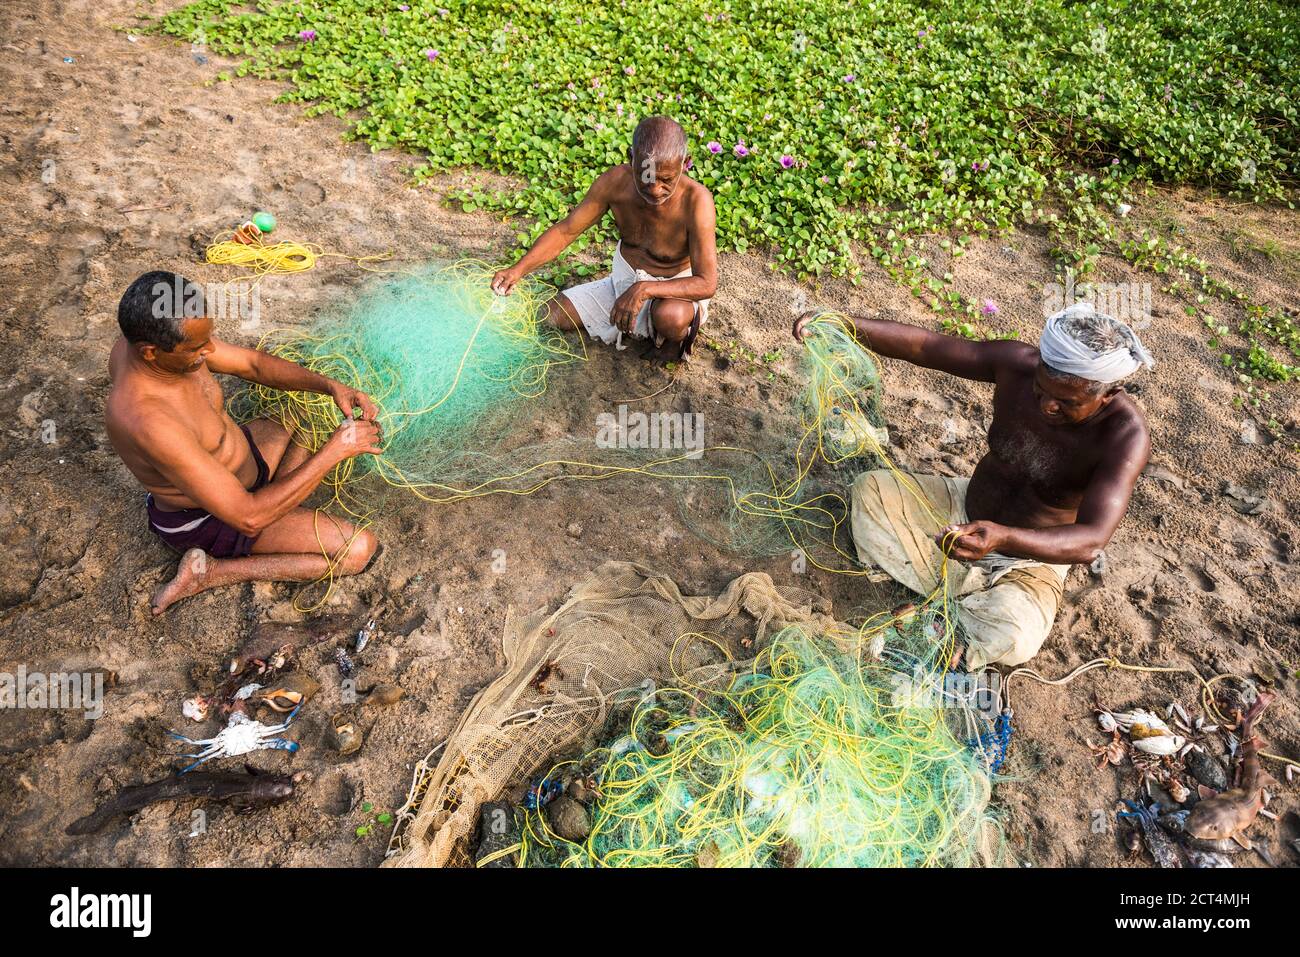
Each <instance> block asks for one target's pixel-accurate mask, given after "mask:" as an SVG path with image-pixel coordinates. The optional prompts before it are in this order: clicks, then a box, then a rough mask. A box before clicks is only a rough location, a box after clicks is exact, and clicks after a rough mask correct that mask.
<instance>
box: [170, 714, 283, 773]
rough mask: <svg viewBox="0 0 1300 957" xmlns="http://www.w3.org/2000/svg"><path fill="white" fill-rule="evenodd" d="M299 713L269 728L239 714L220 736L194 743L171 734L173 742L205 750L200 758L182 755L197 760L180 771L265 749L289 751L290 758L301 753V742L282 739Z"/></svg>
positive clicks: (232, 718) (183, 737) (220, 732)
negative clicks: (299, 745)
mask: <svg viewBox="0 0 1300 957" xmlns="http://www.w3.org/2000/svg"><path fill="white" fill-rule="evenodd" d="M297 713H298V709H297V708H294V709H293V711H292V712H290V713H289V717H287V718H285V719H284V721H282V722H281V723H280V724H274V725H267V724H262V722H260V721H254V720H253V719H252V718H250V717H248V716H247V715H245V714H241V713H240V712H238V711H236V712H235V713H234V714H232V715H231V716H230V723H229V724H227V725H226V726H225V727H224V728H222V729H221V730H220V731H219V732H217V735H216V737H212V738H202V739H198V740H196V739H194V738H187V737H186V736H185V735H183V734H177V733H176V732H175V731H173V732H172V733H171V736H172V737H173V738H176V739H177V740H178V741H184V742H185V743H186V744H193V745H195V746H198V747H201V748H203V750H202V751H199V752H198V753H197V754H185V755H181V756H182V757H186V758H198V760H197V761H195V762H194V763H193V764H191V765H190V766H189V767H188V768H185V770H183V771H181V774H184V773H185V771H192V770H194V769H195V768H197V767H198V766H199V765H200V764H202V763H203V762H205V761H211V760H212V759H213V758H225V757H233V756H235V755H239V754H247V753H248V752H249V751H260V750H263V749H267V750H272V751H288V752H289V753H290V754H292V753H293V752H295V751H297V750H298V742H296V741H290V740H289V739H288V738H281V737H279V735H280V734H281V733H282V732H283V731H285V730H286V729H287V728H288V727H289V722H290V721H292V720H293V718H294V715H296V714H297Z"/></svg>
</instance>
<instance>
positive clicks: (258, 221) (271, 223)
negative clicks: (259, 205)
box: [253, 212, 275, 233]
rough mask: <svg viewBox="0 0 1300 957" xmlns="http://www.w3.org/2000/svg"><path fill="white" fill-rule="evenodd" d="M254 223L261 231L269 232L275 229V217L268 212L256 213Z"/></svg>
mask: <svg viewBox="0 0 1300 957" xmlns="http://www.w3.org/2000/svg"><path fill="white" fill-rule="evenodd" d="M253 225H254V226H256V227H257V228H258V230H259V231H261V232H263V233H269V232H270V231H271V230H273V229H275V217H274V216H273V215H271V214H270V213H266V212H262V213H254V214H253Z"/></svg>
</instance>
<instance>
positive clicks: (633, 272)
mask: <svg viewBox="0 0 1300 957" xmlns="http://www.w3.org/2000/svg"><path fill="white" fill-rule="evenodd" d="M689 275H691V267H690V266H687V267H686V268H685V269H683V270H682V271H681V272H679V273H678V274H677V275H675V276H652V275H650V274H649V273H648V272H646V271H645V270H644V269H634V268H632V265H631V263H629V262H628V261H627V260H626V259H624V258H623V244H622V243H621V242H620V243H619V244H618V246H617V247H616V248H615V250H614V266H613V269H612V271H611V272H610V274H609V275H608V276H605V277H604V278H602V279H597V280H595V281H593V282H585V283H583V284H582V285H580V286H571V287H569V288H568V289H565V290H564V292H563V295H564V298H566V299H568V300H569V303H570V304H571V305H572V306H573V308H574V310H575V311H576V312H577V313H578V318H579V319H581V320H582V325H583V327H584V328H585V329H586V330H587V335H589V336H591V338H593V339H599V340H600V341H601V342H603V343H605V344H606V345H615V344H617V348H620V349H623V348H626V347H625V346H624V345H623V344H622V342H623V333H622V332H621V331H619V328H618V327H617V326H616V325H614V320H613V318H612V317H611V313H612V312H613V311H614V303H615V302H616V301H617V300H618V297H619V296H621V295H623V293H625V292H627V290H628V288H629V287H630V286H631V285H632V284H633V283H634V282H666V281H667V280H669V279H683V278H685V277H686V276H689ZM709 301H710V300H708V299H701V300H699V301H698V302H696V303H695V311H696V312H697V313H699V316H700V325H704V323H705V322H706V321H707V320H708V318H709ZM652 304H653V302H647V303H646V304H645V305H643V306H642V307H641V311H640V312H638V313H637V315H636V322H635V323H634V324H633V326H632V330H631V337H632V338H633V339H648V338H650V337H652V336H653V337H654V340H655V344H656V345H659V344H660V343H661V341H662V340H661V338H660V337H659V336H657V335H655V332H654V324H653V323H652V322H651V320H650V307H651V305H652Z"/></svg>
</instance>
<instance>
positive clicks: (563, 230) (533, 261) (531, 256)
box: [492, 167, 617, 296]
mask: <svg viewBox="0 0 1300 957" xmlns="http://www.w3.org/2000/svg"><path fill="white" fill-rule="evenodd" d="M616 171H617V167H615V168H614V169H612V170H608V171H606V172H604V173H601V174H600V176H598V177H596V181H595V182H594V183H592V184H591V188H590V189H589V190H587V195H586V196H584V197H582V202H580V203H579V204H578V205H577V206H575V207H573V210H572V211H571V212H570V213H569V215H568V216H565V217H564V218H563V219H562V220H560V221H559V222H558V223H556V224H555V225H554V226H552V227H550V228H549V229H548V230H546V232H544V233H542V234H541V235H540V236H538V237H537V242H535V243H533V245H532V248H531V249H529V250H528V252H526V253H524V255H523V257H522V258H521V259H520V260H519V262H517V263H515V264H514V265H513V266H511V267H510V268H509V269H502V270H499V271H498V272H497V274H496V275H495V276H493V277H492V291H493V292H495V293H497V294H498V295H501V296H508V295H510V292H511V290H513V289H514V288H515V284H516V283H518V282H519V280H521V279H523V278H524V277H525V276H527V275H528V274H529V273H530V272H532V271H533V270H534V269H539V268H541V267H542V266H545V265H546V264H547V263H548V262H550V261H551V260H553V259H554V258H555V257H556V256H558V255H560V253H562V252H564V251H565V250H566V249H568V248H569V244H570V243H572V242H573V241H574V240H575V239H577V238H578V237H579V236H581V235H582V234H583V233H585V232H586V231H587V230H588V229H590V228H591V227H592V226H594V225H596V223H598V222H600V218H601V217H602V216H604V215H605V213H607V212H608V211H609V199H610V195H611V193H612V190H613V185H612V184H613V177H614V176H615V175H617V173H616Z"/></svg>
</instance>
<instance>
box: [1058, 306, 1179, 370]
mask: <svg viewBox="0 0 1300 957" xmlns="http://www.w3.org/2000/svg"><path fill="white" fill-rule="evenodd" d="M1095 313H1096V310H1095V309H1094V308H1093V306H1092V304H1091V303H1086V302H1078V303H1075V304H1074V305H1073V306H1070V307H1068V308H1066V309H1062V310H1061V311H1060V312H1058V313H1057V314H1056V315H1054V316H1052V317H1051V318H1049V319H1048V320H1047V324H1046V325H1045V326H1043V334H1042V336H1041V337H1040V338H1039V340H1038V352H1039V355H1041V356H1042V357H1043V361H1044V362H1045V363H1047V364H1048V365H1049V366H1051V367H1052V368H1053V369H1056V370H1057V371H1058V372H1065V373H1067V374H1069V375H1073V376H1078V377H1079V378H1080V379H1088V380H1089V381H1091V382H1118V381H1119V380H1120V379H1123V378H1126V377H1127V376H1130V375H1132V374H1133V373H1134V372H1136V371H1137V370H1138V369H1140V368H1142V367H1144V366H1145V367H1146V368H1148V369H1150V368H1152V367H1154V366H1155V364H1156V360H1155V359H1154V358H1152V356H1151V353H1149V352H1147V350H1146V349H1145V347H1143V345H1142V341H1141V340H1140V339H1138V337H1137V333H1136V332H1134V331H1133V330H1132V328H1130V327H1129V326H1127V325H1125V324H1124V323H1122V322H1121V323H1118V325H1119V327H1120V329H1121V330H1122V333H1121V334H1122V335H1123V336H1124V339H1125V345H1124V346H1122V347H1121V348H1119V349H1114V350H1112V351H1110V352H1097V351H1095V350H1093V349H1091V348H1089V347H1088V346H1086V345H1084V344H1083V343H1082V342H1080V341H1079V340H1078V339H1075V338H1074V337H1073V336H1072V335H1070V333H1069V332H1068V331H1067V329H1066V327H1065V323H1066V320H1068V319H1073V318H1075V317H1076V316H1079V315H1093V314H1095Z"/></svg>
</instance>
